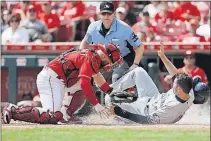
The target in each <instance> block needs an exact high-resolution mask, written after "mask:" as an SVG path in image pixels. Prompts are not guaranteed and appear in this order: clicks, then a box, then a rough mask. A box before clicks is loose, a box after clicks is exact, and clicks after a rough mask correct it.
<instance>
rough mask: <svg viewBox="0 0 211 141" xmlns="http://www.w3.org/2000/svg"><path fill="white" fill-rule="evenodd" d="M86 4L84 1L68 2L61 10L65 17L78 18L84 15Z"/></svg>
mask: <svg viewBox="0 0 211 141" xmlns="http://www.w3.org/2000/svg"><path fill="white" fill-rule="evenodd" d="M84 11H85V5H84V3H83V2H82V1H72V2H66V3H65V5H64V7H63V9H62V10H61V11H60V12H59V13H60V14H59V15H61V16H64V17H65V18H68V19H71V20H76V19H75V18H79V17H81V16H83V15H84Z"/></svg>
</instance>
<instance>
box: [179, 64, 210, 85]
mask: <svg viewBox="0 0 211 141" xmlns="http://www.w3.org/2000/svg"><path fill="white" fill-rule="evenodd" d="M178 70H179V72H183V73H186V74H189V75H191V76H192V78H194V77H199V78H201V80H202V82H204V83H207V77H206V74H205V72H204V70H203V69H201V68H199V67H195V68H194V69H192V70H191V71H189V70H187V69H186V68H185V67H182V68H179V69H178Z"/></svg>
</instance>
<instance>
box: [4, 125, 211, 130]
mask: <svg viewBox="0 0 211 141" xmlns="http://www.w3.org/2000/svg"><path fill="white" fill-rule="evenodd" d="M81 127H83V128H97V129H98V128H103V129H116V128H122V129H125V128H129V129H143V130H170V131H171V130H187V131H196V130H197V131H209V130H210V126H209V125H180V124H173V125H140V124H137V125H102V124H93V125H90V124H89V125H76V124H71V125H70V124H68V125H39V124H24V125H23V124H7V125H5V124H4V125H2V129H30V128H81Z"/></svg>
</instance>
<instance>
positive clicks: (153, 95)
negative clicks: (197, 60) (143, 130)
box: [105, 44, 210, 124]
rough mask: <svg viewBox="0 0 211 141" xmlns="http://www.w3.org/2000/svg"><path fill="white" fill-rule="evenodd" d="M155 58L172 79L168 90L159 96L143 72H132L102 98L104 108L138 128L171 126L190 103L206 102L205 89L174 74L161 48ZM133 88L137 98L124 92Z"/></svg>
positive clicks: (204, 85)
mask: <svg viewBox="0 0 211 141" xmlns="http://www.w3.org/2000/svg"><path fill="white" fill-rule="evenodd" d="M158 56H159V57H160V58H161V60H162V61H163V63H164V65H165V67H166V68H167V70H168V72H169V73H170V75H171V76H172V79H173V82H174V84H173V87H172V89H170V90H169V91H168V92H166V93H162V94H160V93H159V91H158V89H157V87H156V85H155V84H154V82H153V81H152V79H151V78H150V76H149V75H148V74H147V72H146V71H145V70H144V69H142V68H141V67H139V68H136V69H134V70H132V71H130V72H128V73H127V74H126V75H124V76H123V77H121V78H120V79H119V80H118V81H117V82H115V83H113V84H112V85H111V87H112V88H113V89H114V90H115V91H116V92H117V93H116V92H115V91H113V92H112V93H111V94H107V95H106V97H105V104H106V105H107V106H108V107H110V108H111V109H112V110H113V112H114V113H115V114H116V115H118V116H120V117H123V118H126V119H129V120H132V121H134V122H137V123H141V124H171V123H175V122H177V121H179V120H180V119H181V118H182V117H183V115H184V114H185V112H186V111H187V110H188V108H189V107H190V106H191V105H192V103H195V104H203V103H205V102H206V101H207V100H208V99H209V97H210V89H209V87H208V85H206V84H205V83H202V82H201V81H200V79H198V78H197V79H195V80H194V81H193V80H192V78H191V77H190V76H189V75H187V74H185V73H178V70H177V68H176V67H175V66H174V65H173V64H172V63H171V62H170V61H169V60H168V58H167V57H166V55H165V54H164V48H163V45H162V44H161V47H160V50H159V51H158ZM133 86H136V87H137V94H138V98H135V97H136V96H135V95H134V96H131V94H127V92H125V91H124V90H126V89H128V88H131V87H133ZM122 91H124V92H122ZM121 92H122V93H121ZM118 95H119V96H118ZM124 99H125V102H124ZM136 99H137V100H136Z"/></svg>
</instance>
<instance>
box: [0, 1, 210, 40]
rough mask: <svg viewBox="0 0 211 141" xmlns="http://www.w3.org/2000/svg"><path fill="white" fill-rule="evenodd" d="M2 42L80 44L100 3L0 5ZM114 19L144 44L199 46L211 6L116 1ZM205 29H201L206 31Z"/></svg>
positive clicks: (204, 4) (207, 36)
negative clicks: (163, 42) (187, 44)
mask: <svg viewBox="0 0 211 141" xmlns="http://www.w3.org/2000/svg"><path fill="white" fill-rule="evenodd" d="M1 3H2V4H1V15H2V16H1V33H2V43H3V44H5V43H27V42H36V43H37V42H67V41H81V40H82V39H83V37H84V35H85V33H86V31H87V28H88V26H89V24H90V23H91V22H93V21H96V20H98V19H99V15H98V13H99V9H98V8H99V4H100V3H99V2H87V1H71V2H70V1H68V2H56V1H46V2H40V1H37V2H35V1H21V2H19V1H17V2H15V1H13V2H6V1H2V2H1ZM114 4H115V7H116V17H117V18H118V19H120V20H123V21H125V22H126V23H127V24H128V25H130V26H131V27H132V29H133V30H134V31H135V32H136V33H137V35H138V36H139V38H140V39H141V40H142V41H147V42H151V41H160V40H163V41H171V42H185V43H197V42H206V41H210V34H206V33H205V34H201V32H197V30H199V29H201V28H202V30H206V27H210V14H209V12H210V8H209V7H210V3H209V2H163V1H162V2H158V1H154V2H146V1H128V2H122V1H114ZM204 27H205V29H204Z"/></svg>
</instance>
